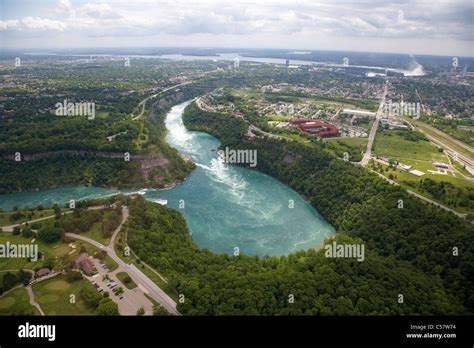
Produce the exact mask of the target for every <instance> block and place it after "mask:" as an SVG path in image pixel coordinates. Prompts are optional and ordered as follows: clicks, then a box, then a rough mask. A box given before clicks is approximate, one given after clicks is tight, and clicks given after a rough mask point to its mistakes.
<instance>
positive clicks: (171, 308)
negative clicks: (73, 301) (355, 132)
mask: <svg viewBox="0 0 474 348" xmlns="http://www.w3.org/2000/svg"><path fill="white" fill-rule="evenodd" d="M128 215H129V210H128V207H126V206H124V207H122V222H121V223H120V225H119V226H118V227H117V229H116V230H115V231H114V233H113V234H112V237H111V238H110V242H109V245H107V246H105V245H103V244H101V243H99V242H97V241H95V240H93V239H91V238H88V237H84V236H81V235H78V234H75V233H66V236H67V237H70V238H74V239H79V240H82V241H85V242H87V243H90V244H92V245H94V246H95V247H97V248H99V249H100V250H105V251H106V252H107V254H108V255H109V256H110V257H111V258H112V259H113V260H114V261H115V262H116V263H117V264H118V266H119V272H120V271H123V272H127V273H128V275H129V276H130V278H132V280H133V281H134V282H135V284H137V285H141V286H142V288H144V289H145V290H146V291H147V292H148V294H147V295H148V296H150V297H151V298H152V299H153V300H155V301H156V302H158V303H159V304H160V305H161V306H162V307H163V308H164V309H166V310H167V311H168V312H169V313H171V314H173V315H181V314H180V313H179V312H178V310H177V309H176V302H175V301H174V300H173V299H172V298H171V297H169V296H168V295H167V294H166V292H164V291H163V290H162V289H161V288H160V287H159V286H158V285H156V284H155V283H154V282H153V281H152V280H151V279H150V278H148V277H147V276H146V275H145V274H144V273H143V272H142V271H141V270H140V269H138V268H137V267H136V266H135V265H133V264H127V263H126V262H125V261H123V260H122V259H121V258H120V257H119V256H118V255H117V254H116V253H115V250H114V247H113V245H114V244H113V243H114V241H115V238H116V236H117V234H118V233H119V232H120V230H121V228H122V226H123V224H124V223H125V221H126V220H127V218H128Z"/></svg>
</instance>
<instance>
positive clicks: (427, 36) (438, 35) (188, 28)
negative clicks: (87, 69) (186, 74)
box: [0, 0, 474, 50]
mask: <svg viewBox="0 0 474 348" xmlns="http://www.w3.org/2000/svg"><path fill="white" fill-rule="evenodd" d="M15 4H16V6H22V5H21V0H19V1H17V2H15ZM12 6H14V5H12ZM37 6H42V7H41V8H38V13H42V14H44V13H48V14H49V15H43V16H40V15H32V16H28V17H23V18H7V19H4V20H2V21H0V35H2V36H3V39H5V41H8V38H9V37H10V36H11V37H15V39H18V38H19V37H21V36H22V35H23V37H24V38H25V40H26V39H28V35H29V34H30V32H31V30H35V31H36V32H35V35H36V36H40V35H41V33H44V39H45V40H47V39H48V35H51V32H61V33H62V34H63V35H65V36H67V35H70V36H71V37H72V36H74V37H79V38H81V37H82V38H90V37H94V38H100V37H102V38H104V39H105V38H107V39H108V40H116V42H117V43H119V44H120V45H124V44H125V43H127V42H131V41H130V40H135V41H134V42H133V43H136V40H142V41H143V42H147V40H148V39H149V38H150V39H151V38H156V37H166V36H170V35H171V36H176V37H180V38H183V39H186V38H188V41H190V42H192V38H193V37H196V36H197V35H206V36H209V37H213V39H210V41H209V45H210V46H211V45H212V44H213V43H215V42H216V39H222V40H225V39H226V38H231V37H240V38H241V41H242V45H241V46H245V43H246V42H250V41H252V42H254V41H255V40H257V41H258V38H259V37H260V38H261V39H260V40H261V42H262V44H263V43H264V41H263V40H266V38H267V37H268V35H272V37H273V38H275V41H276V42H278V41H284V40H283V39H284V38H287V39H288V38H289V37H291V36H295V35H296V36H299V37H300V38H301V40H302V41H305V42H307V41H308V40H310V39H311V38H312V37H315V38H316V37H326V38H327V39H328V40H332V41H334V42H336V41H338V40H345V39H350V38H352V39H353V40H355V41H357V40H360V42H362V41H363V39H366V38H373V39H374V40H381V39H386V40H399V39H400V40H403V39H405V40H415V39H417V40H424V41H425V42H428V41H432V40H444V41H445V42H446V44H447V43H448V41H449V44H450V46H451V47H452V42H458V41H459V42H460V43H459V45H461V46H462V45H464V46H463V48H462V49H463V50H466V49H468V46H469V45H472V41H473V37H472V35H473V34H472V33H473V32H474V27H473V25H474V24H473V13H474V5H473V3H472V2H471V1H470V0H461V1H454V2H451V1H450V2H443V1H441V2H436V3H433V2H431V1H425V0H415V1H398V2H396V3H393V2H390V3H389V2H386V1H384V0H373V1H355V0H354V1H351V0H343V1H341V0H332V1H331V0H320V1H318V2H314V1H310V0H304V1H303V0H300V1H297V2H293V1H289V0H285V1H281V0H273V1H268V2H263V1H262V2H256V1H249V0H241V1H232V2H228V1H223V0H201V1H192V2H190V1H183V0H174V1H168V0H166V1H152V0H137V1H133V2H126V1H105V0H101V1H90V2H86V3H84V2H78V1H72V2H71V1H69V0H60V1H58V2H57V3H55V4H54V5H52V4H51V3H49V2H44V3H42V2H38V5H37ZM50 7H51V8H50ZM48 10H49V11H48ZM131 38H135V39H131ZM279 38H281V40H279ZM463 42H464V43H463Z"/></svg>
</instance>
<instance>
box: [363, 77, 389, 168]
mask: <svg viewBox="0 0 474 348" xmlns="http://www.w3.org/2000/svg"><path fill="white" fill-rule="evenodd" d="M387 92H388V81H385V88H384V91H383V94H382V99H381V100H380V105H379V109H378V110H377V113H376V114H375V121H374V124H373V125H372V129H371V130H370V134H369V140H368V142H367V148H366V150H365V153H364V157H363V158H362V160H361V161H360V162H359V164H360V165H362V166H366V165H367V164H368V163H369V160H370V157H371V155H372V146H373V145H374V140H375V136H376V134H377V129H378V127H379V122H380V118H381V117H382V115H383V108H384V106H385V99H386V97H387Z"/></svg>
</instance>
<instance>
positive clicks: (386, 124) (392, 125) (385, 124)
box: [380, 118, 410, 130]
mask: <svg viewBox="0 0 474 348" xmlns="http://www.w3.org/2000/svg"><path fill="white" fill-rule="evenodd" d="M380 126H381V127H382V128H388V129H399V130H409V129H410V128H409V127H408V126H407V125H406V124H403V123H402V122H399V121H394V120H389V119H386V118H383V119H381V120H380Z"/></svg>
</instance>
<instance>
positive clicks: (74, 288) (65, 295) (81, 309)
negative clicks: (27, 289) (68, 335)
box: [33, 275, 96, 315]
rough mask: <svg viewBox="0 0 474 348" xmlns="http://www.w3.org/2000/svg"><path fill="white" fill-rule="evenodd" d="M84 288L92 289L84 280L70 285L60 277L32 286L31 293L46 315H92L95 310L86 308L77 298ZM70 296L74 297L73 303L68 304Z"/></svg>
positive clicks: (64, 277)
mask: <svg viewBox="0 0 474 348" xmlns="http://www.w3.org/2000/svg"><path fill="white" fill-rule="evenodd" d="M85 287H90V288H92V289H94V287H93V286H92V284H91V283H89V281H88V280H86V279H82V280H78V281H75V282H72V283H70V282H68V281H67V280H66V276H62V275H61V276H58V277H55V278H52V279H48V280H45V281H42V282H40V283H36V284H34V285H33V292H34V294H35V298H36V302H38V303H39V304H40V306H41V308H42V309H43V311H44V313H45V314H46V315H94V314H96V313H95V310H93V309H91V308H90V307H88V306H87V305H86V304H85V303H84V301H82V299H81V297H80V296H79V294H80V291H81V289H83V288H85ZM94 290H95V289H94ZM71 295H75V303H71V302H70V296H71Z"/></svg>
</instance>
